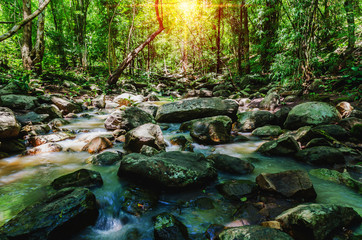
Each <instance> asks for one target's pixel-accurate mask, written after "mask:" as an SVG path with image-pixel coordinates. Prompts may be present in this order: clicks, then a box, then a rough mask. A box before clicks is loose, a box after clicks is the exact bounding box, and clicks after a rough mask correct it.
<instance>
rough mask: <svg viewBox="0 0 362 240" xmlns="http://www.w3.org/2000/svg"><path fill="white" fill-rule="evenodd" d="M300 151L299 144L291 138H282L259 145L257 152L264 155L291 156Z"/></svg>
mask: <svg viewBox="0 0 362 240" xmlns="http://www.w3.org/2000/svg"><path fill="white" fill-rule="evenodd" d="M299 150H300V147H299V144H298V142H297V141H295V139H294V138H293V137H283V138H280V139H277V140H273V141H269V142H266V143H264V144H263V145H261V146H260V147H259V148H258V149H257V151H258V152H260V153H262V154H265V155H272V156H273V155H276V156H278V155H279V156H291V155H294V154H295V153H297V152H298V151H299Z"/></svg>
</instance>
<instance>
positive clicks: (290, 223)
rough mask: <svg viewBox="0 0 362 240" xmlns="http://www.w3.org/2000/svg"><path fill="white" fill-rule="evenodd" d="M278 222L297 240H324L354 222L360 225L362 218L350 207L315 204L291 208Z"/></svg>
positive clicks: (280, 216) (279, 217) (278, 218)
mask: <svg viewBox="0 0 362 240" xmlns="http://www.w3.org/2000/svg"><path fill="white" fill-rule="evenodd" d="M276 220H278V221H279V222H281V224H282V228H283V229H284V231H287V232H290V233H291V234H292V236H293V237H294V239H296V240H304V239H315V240H323V239H329V238H331V237H332V236H331V234H332V233H333V231H336V230H340V229H342V228H344V227H346V226H348V225H349V224H351V223H354V222H357V223H360V222H361V217H360V216H359V215H358V213H357V212H356V211H355V210H353V208H350V207H343V206H339V205H333V204H316V203H313V204H303V205H299V206H297V207H294V208H291V209H289V210H287V211H285V212H283V213H282V214H281V215H279V216H278V217H277V218H276Z"/></svg>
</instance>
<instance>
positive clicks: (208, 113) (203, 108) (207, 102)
mask: <svg viewBox="0 0 362 240" xmlns="http://www.w3.org/2000/svg"><path fill="white" fill-rule="evenodd" d="M237 109H238V104H237V103H236V102H235V101H234V100H229V99H227V100H222V99H220V98H197V99H186V100H182V101H177V102H172V103H167V104H164V105H162V106H160V107H159V108H158V110H157V114H156V120H157V121H158V122H184V121H188V120H192V119H197V118H202V117H212V116H218V115H227V116H229V117H230V118H232V119H235V115H236V111H237Z"/></svg>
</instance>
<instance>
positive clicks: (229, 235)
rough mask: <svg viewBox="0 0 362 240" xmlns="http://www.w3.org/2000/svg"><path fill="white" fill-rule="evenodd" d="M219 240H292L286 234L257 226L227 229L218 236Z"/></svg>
mask: <svg viewBox="0 0 362 240" xmlns="http://www.w3.org/2000/svg"><path fill="white" fill-rule="evenodd" d="M218 239H220V240H293V238H292V237H291V236H289V235H288V234H286V233H284V232H281V231H279V230H276V229H273V228H267V227H262V226H258V225H249V226H242V227H233V228H228V229H225V230H224V231H222V232H221V233H220V234H219V238H218Z"/></svg>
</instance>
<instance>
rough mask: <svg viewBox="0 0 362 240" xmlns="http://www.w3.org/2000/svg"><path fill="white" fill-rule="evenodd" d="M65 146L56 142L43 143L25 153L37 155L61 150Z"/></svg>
mask: <svg viewBox="0 0 362 240" xmlns="http://www.w3.org/2000/svg"><path fill="white" fill-rule="evenodd" d="M62 150H63V147H62V146H60V145H59V144H56V143H45V144H43V145H40V146H37V147H34V148H31V149H29V150H27V151H25V152H24V155H36V154H41V153H52V152H61V151H62Z"/></svg>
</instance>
